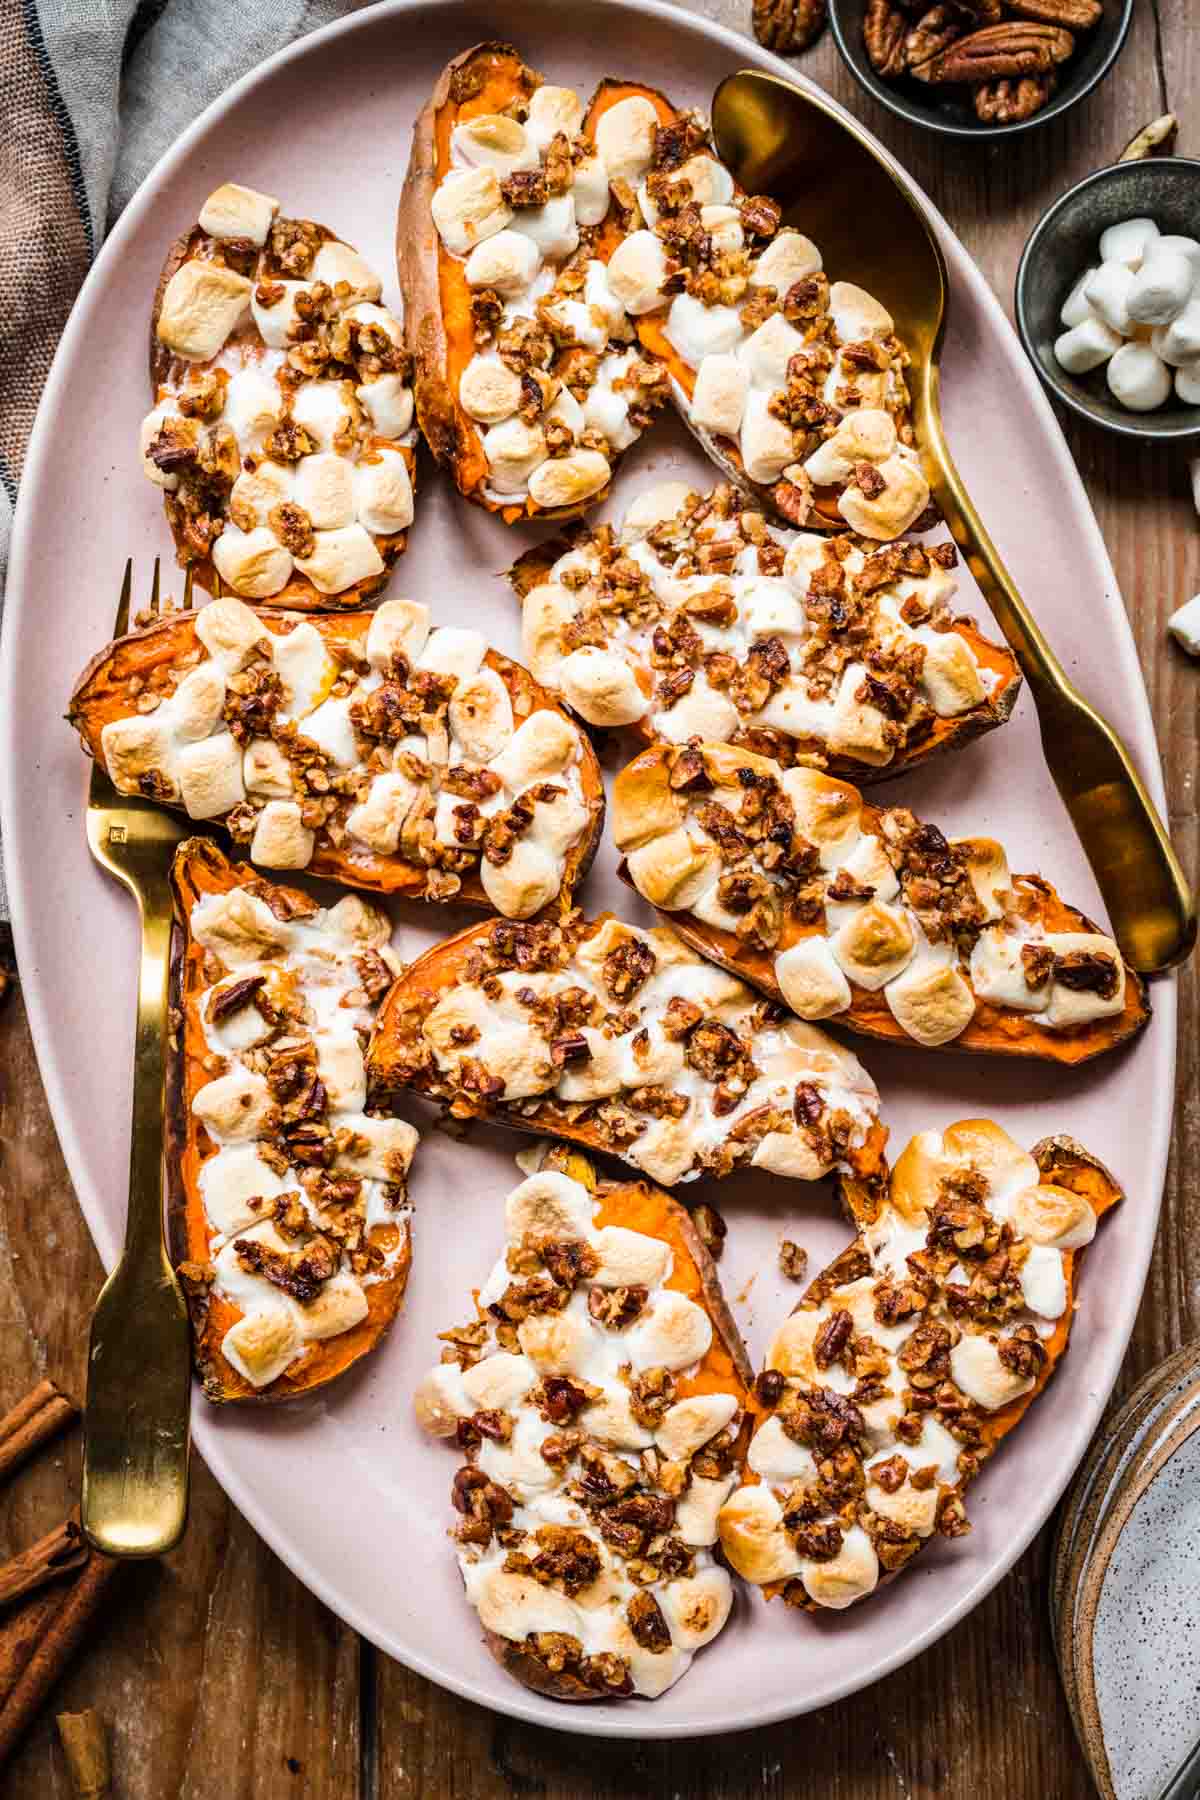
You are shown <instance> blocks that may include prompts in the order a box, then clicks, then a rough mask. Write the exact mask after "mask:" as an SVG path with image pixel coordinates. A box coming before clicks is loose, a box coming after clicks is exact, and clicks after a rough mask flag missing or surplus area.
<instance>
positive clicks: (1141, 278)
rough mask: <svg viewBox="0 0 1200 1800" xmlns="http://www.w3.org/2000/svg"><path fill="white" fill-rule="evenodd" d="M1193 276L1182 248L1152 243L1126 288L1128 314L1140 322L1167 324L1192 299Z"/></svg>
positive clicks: (1189, 263)
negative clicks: (1164, 247)
mask: <svg viewBox="0 0 1200 1800" xmlns="http://www.w3.org/2000/svg"><path fill="white" fill-rule="evenodd" d="M1194 281H1195V275H1194V273H1193V270H1192V263H1191V258H1190V257H1187V256H1185V255H1184V253H1183V251H1182V250H1172V249H1170V248H1169V247H1168V248H1167V249H1165V250H1164V249H1162V247H1161V246H1160V245H1157V244H1156V245H1155V246H1154V248H1153V249H1152V250H1150V251H1149V252H1148V253H1147V256H1146V259H1145V261H1144V262H1143V264H1142V266H1141V268H1140V269H1139V270H1138V272H1137V274H1136V275H1135V276H1134V277H1133V281H1132V283H1131V285H1130V288H1129V294H1128V297H1127V304H1128V308H1129V316H1130V318H1131V319H1135V320H1136V321H1137V322H1138V324H1139V325H1167V324H1169V323H1170V321H1171V320H1172V319H1173V318H1174V317H1175V315H1176V314H1177V313H1180V312H1182V311H1183V309H1184V307H1185V306H1186V305H1187V303H1188V300H1189V299H1190V298H1191V293H1192V286H1193V283H1194Z"/></svg>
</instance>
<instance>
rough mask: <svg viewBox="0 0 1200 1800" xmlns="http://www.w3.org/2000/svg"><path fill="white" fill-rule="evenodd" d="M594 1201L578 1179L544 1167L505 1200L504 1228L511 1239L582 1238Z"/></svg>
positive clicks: (590, 1221)
mask: <svg viewBox="0 0 1200 1800" xmlns="http://www.w3.org/2000/svg"><path fill="white" fill-rule="evenodd" d="M593 1210H594V1202H593V1200H592V1197H591V1195H590V1194H589V1193H588V1190H587V1189H586V1188H585V1187H584V1186H583V1184H582V1183H581V1182H578V1181H573V1180H572V1179H571V1177H570V1176H569V1175H563V1174H560V1173H559V1171H558V1170H557V1169H544V1170H542V1171H541V1173H540V1174H537V1175H531V1176H530V1177H529V1179H528V1180H527V1181H523V1182H521V1184H520V1186H519V1187H515V1188H514V1189H513V1191H512V1193H511V1194H510V1195H509V1196H508V1198H507V1200H506V1201H505V1202H504V1229H505V1232H506V1234H507V1236H508V1240H509V1242H510V1243H513V1244H517V1243H520V1241H521V1239H522V1238H523V1237H525V1236H530V1237H541V1238H582V1237H586V1236H587V1235H588V1233H589V1232H590V1230H591V1228H592V1213H593Z"/></svg>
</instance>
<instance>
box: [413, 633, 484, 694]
mask: <svg viewBox="0 0 1200 1800" xmlns="http://www.w3.org/2000/svg"><path fill="white" fill-rule="evenodd" d="M486 650H487V640H486V638H485V637H484V635H483V633H482V632H480V631H470V630H468V629H467V628H466V627H464V626H461V625H441V626H439V627H438V629H437V630H436V631H435V632H434V633H433V634H432V636H431V637H430V638H429V640H428V641H427V643H426V644H425V647H424V649H423V650H422V651H421V655H420V659H419V666H420V667H421V668H422V669H434V670H436V671H437V673H438V674H439V675H453V676H454V677H455V679H456V680H457V681H466V680H468V679H469V678H470V677H471V676H472V675H474V673H475V671H476V670H477V669H478V668H479V665H480V664H481V663H482V661H483V658H484V654H485V652H486Z"/></svg>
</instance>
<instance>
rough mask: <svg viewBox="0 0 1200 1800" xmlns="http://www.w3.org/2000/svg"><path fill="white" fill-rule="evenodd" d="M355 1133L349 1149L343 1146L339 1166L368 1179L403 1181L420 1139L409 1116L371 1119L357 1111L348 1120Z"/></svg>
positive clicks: (348, 1125)
mask: <svg viewBox="0 0 1200 1800" xmlns="http://www.w3.org/2000/svg"><path fill="white" fill-rule="evenodd" d="M344 1123H345V1124H346V1127H347V1129H348V1130H350V1131H352V1132H353V1133H354V1141H353V1143H352V1144H351V1146H350V1148H349V1149H347V1150H339V1151H338V1154H337V1160H336V1162H335V1164H334V1167H335V1168H338V1169H344V1170H346V1171H347V1173H349V1174H351V1175H362V1176H365V1177H366V1179H367V1180H368V1181H389V1182H402V1181H403V1179H404V1177H405V1175H406V1174H407V1172H408V1167H409V1164H410V1163H411V1162H412V1159H413V1152H414V1150H415V1149H416V1147H417V1144H418V1142H419V1139H418V1137H417V1133H416V1131H415V1130H414V1129H413V1127H412V1126H411V1125H410V1124H409V1123H408V1121H407V1120H406V1119H369V1118H367V1117H365V1116H360V1115H355V1116H353V1117H351V1118H349V1119H347V1120H346V1121H344Z"/></svg>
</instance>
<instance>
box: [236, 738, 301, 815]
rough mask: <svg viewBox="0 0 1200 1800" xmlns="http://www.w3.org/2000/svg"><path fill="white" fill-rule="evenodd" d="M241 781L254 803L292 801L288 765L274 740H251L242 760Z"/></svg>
mask: <svg viewBox="0 0 1200 1800" xmlns="http://www.w3.org/2000/svg"><path fill="white" fill-rule="evenodd" d="M242 781H243V783H244V784H245V788H246V792H247V794H249V795H251V796H252V797H253V798H254V799H256V800H288V799H290V798H291V794H292V769H291V764H290V763H289V762H288V759H287V757H286V756H285V755H284V754H283V751H282V750H281V749H280V748H279V745H278V744H277V743H275V742H274V740H273V739H271V738H251V740H250V742H249V743H248V744H247V745H246V753H245V755H244V756H243V757H242Z"/></svg>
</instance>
